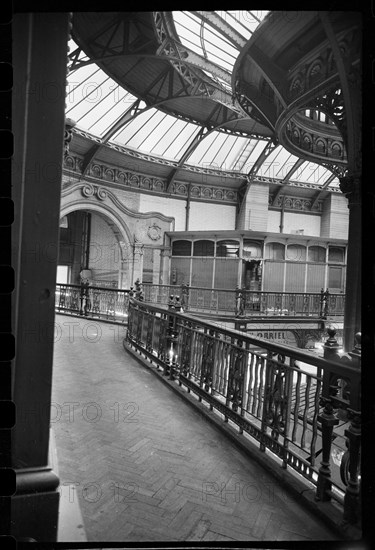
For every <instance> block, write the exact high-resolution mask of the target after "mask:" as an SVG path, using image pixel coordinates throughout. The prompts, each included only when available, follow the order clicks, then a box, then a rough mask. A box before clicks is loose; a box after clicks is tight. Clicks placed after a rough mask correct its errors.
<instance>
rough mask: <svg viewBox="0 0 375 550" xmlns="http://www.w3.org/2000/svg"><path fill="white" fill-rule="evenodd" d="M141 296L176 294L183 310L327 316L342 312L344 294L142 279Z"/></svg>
mask: <svg viewBox="0 0 375 550" xmlns="http://www.w3.org/2000/svg"><path fill="white" fill-rule="evenodd" d="M142 288H143V294H144V300H145V301H146V302H150V303H152V304H162V305H167V304H168V300H169V297H170V296H171V295H176V294H179V296H180V299H181V305H182V308H183V310H184V311H191V312H192V313H193V312H201V313H208V314H209V313H215V314H221V315H227V316H236V317H242V316H244V317H247V316H252V315H262V316H273V315H278V316H279V315H282V316H292V317H315V318H323V319H324V318H327V317H333V316H342V315H343V314H344V306H345V295H344V294H331V293H329V292H328V290H326V291H323V290H322V291H321V292H308V293H304V292H270V291H253V290H243V289H238V288H237V289H236V290H230V289H211V288H203V287H191V286H189V285H186V284H182V285H156V284H152V283H143V284H142Z"/></svg>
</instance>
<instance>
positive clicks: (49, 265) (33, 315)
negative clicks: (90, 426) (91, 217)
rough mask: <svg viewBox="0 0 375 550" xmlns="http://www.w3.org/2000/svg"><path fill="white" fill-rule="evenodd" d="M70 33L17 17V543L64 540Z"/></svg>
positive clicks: (52, 23)
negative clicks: (61, 255)
mask: <svg viewBox="0 0 375 550" xmlns="http://www.w3.org/2000/svg"><path fill="white" fill-rule="evenodd" d="M68 26H69V14H68V13H18V14H14V17H13V71H14V87H13V105H12V107H13V111H12V118H13V120H12V123H13V133H14V158H13V174H12V182H13V200H14V207H15V221H14V224H13V227H12V233H13V235H12V237H13V268H14V272H15V291H14V292H13V296H12V300H13V303H12V310H13V327H12V329H13V333H14V334H15V338H16V353H15V359H14V361H13V369H12V398H13V401H14V402H15V405H16V409H17V423H16V425H15V427H14V428H13V430H12V467H13V469H14V471H15V475H16V493H15V495H14V496H13V497H12V499H11V518H12V525H11V534H12V535H13V536H14V537H15V538H17V539H18V538H32V539H35V540H36V541H50V542H53V541H55V540H56V536H57V522H58V508H59V492H58V490H57V489H58V485H59V479H58V477H57V475H56V473H55V472H54V470H53V465H52V463H51V449H50V408H51V385H52V359H53V341H54V317H55V312H54V300H55V284H56V268H57V251H58V243H59V219H60V194H61V176H62V159H63V150H64V131H65V128H64V126H65V114H64V109H65V81H66V65H67V53H68V52H67V44H68Z"/></svg>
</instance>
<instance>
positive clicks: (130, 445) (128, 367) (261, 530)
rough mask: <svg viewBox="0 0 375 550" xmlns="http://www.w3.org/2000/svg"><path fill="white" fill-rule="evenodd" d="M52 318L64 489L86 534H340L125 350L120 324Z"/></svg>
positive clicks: (148, 537) (253, 537) (172, 537)
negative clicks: (78, 509) (54, 320)
mask: <svg viewBox="0 0 375 550" xmlns="http://www.w3.org/2000/svg"><path fill="white" fill-rule="evenodd" d="M56 327H57V328H56V333H55V334H56V342H55V356H54V376H53V394H52V395H53V398H52V400H53V407H52V414H53V416H52V421H53V422H52V426H53V429H54V433H55V440H56V446H57V455H58V464H59V475H60V481H61V492H62V495H63V497H64V499H65V506H67V505H68V504H69V503H70V504H71V506H72V509H73V506H76V504H77V502H78V503H79V505H80V509H81V513H82V518H83V522H84V527H85V530H86V536H87V540H88V541H108V542H111V541H117V542H118V541H123V542H128V541H139V542H144V541H233V540H235V541H264V540H270V541H285V540H300V541H302V540H334V539H335V538H337V537H336V536H335V535H334V534H333V533H331V532H330V531H329V529H328V528H327V527H326V526H325V525H324V524H322V523H321V522H319V521H318V520H316V519H315V518H314V517H312V516H311V514H309V512H308V511H305V510H304V509H303V508H301V504H300V503H297V502H296V501H295V500H294V499H293V498H292V497H291V496H290V495H289V494H287V493H286V492H285V491H284V490H283V489H282V488H281V487H280V486H279V485H278V484H277V482H276V481H275V480H274V478H273V477H271V476H269V474H267V472H266V471H264V470H263V469H262V468H261V467H260V466H259V465H258V464H256V463H253V462H252V461H251V460H250V459H249V458H248V457H247V456H245V455H244V454H243V453H242V452H241V451H240V450H238V449H236V448H234V447H233V446H232V445H231V444H230V442H229V440H228V439H227V438H226V437H225V435H224V434H221V433H220V432H219V431H218V430H217V429H216V428H215V427H214V426H212V425H211V424H210V423H208V422H207V421H206V420H204V418H203V417H202V416H201V415H200V414H199V413H198V412H196V411H195V410H194V409H193V408H192V407H191V406H189V405H188V404H187V403H185V401H184V400H182V399H181V398H180V397H179V396H178V395H176V394H175V393H174V392H173V391H171V389H170V388H168V387H167V386H165V385H164V384H163V383H162V382H161V381H160V380H158V379H157V378H156V377H155V376H154V374H153V373H152V372H150V371H149V370H148V369H147V368H146V367H144V366H142V365H140V364H139V363H138V362H137V361H136V360H135V359H134V358H133V357H132V356H130V355H129V354H128V353H127V352H125V351H124V349H123V346H122V339H123V337H124V334H125V332H124V329H122V328H121V327H118V326H114V325H109V324H104V323H98V322H93V321H83V320H79V319H76V318H71V317H67V316H60V315H58V316H57V317H56ZM67 503H68V504H67ZM67 540H68V539H67V538H66V534H65V541H67Z"/></svg>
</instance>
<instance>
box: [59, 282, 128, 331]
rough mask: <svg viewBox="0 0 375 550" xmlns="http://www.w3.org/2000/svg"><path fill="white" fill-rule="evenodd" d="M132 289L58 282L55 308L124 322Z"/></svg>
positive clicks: (64, 311) (60, 311) (60, 310)
mask: <svg viewBox="0 0 375 550" xmlns="http://www.w3.org/2000/svg"><path fill="white" fill-rule="evenodd" d="M130 292H131V291H130V290H118V289H115V288H105V287H97V286H92V287H90V286H88V285H70V284H56V295H55V296H56V299H55V310H56V312H57V313H71V314H74V315H82V316H85V317H90V318H98V319H104V320H111V321H116V322H121V323H124V322H126V321H127V318H128V304H129V294H130Z"/></svg>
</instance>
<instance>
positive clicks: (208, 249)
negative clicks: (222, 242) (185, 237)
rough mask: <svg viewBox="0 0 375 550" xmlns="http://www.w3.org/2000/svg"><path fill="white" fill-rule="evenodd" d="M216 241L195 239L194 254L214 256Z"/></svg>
mask: <svg viewBox="0 0 375 550" xmlns="http://www.w3.org/2000/svg"><path fill="white" fill-rule="evenodd" d="M214 247H215V243H214V242H213V241H195V242H194V243H193V256H213V255H214Z"/></svg>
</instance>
